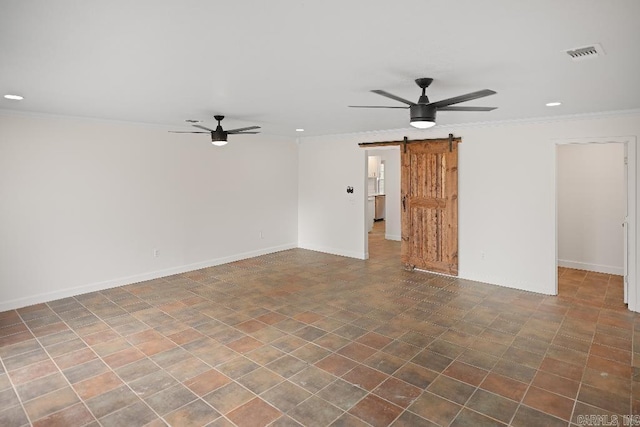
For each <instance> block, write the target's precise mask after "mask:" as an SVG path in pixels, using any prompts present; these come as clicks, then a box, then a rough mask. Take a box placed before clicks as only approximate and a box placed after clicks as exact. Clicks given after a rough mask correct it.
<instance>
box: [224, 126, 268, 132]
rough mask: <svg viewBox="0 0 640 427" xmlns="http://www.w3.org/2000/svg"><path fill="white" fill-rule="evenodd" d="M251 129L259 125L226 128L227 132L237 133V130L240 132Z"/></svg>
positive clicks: (257, 127) (258, 127)
mask: <svg viewBox="0 0 640 427" xmlns="http://www.w3.org/2000/svg"><path fill="white" fill-rule="evenodd" d="M252 129H260V126H248V127H246V128H237V129H231V130H228V131H227V133H238V132H242V131H245V130H252Z"/></svg>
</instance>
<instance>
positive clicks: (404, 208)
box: [402, 196, 407, 212]
mask: <svg viewBox="0 0 640 427" xmlns="http://www.w3.org/2000/svg"><path fill="white" fill-rule="evenodd" d="M406 201H407V196H403V197H402V210H403V211H405V212H406V211H407V204H406Z"/></svg>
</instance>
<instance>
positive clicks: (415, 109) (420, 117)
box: [409, 104, 436, 122]
mask: <svg viewBox="0 0 640 427" xmlns="http://www.w3.org/2000/svg"><path fill="white" fill-rule="evenodd" d="M409 112H410V113H411V121H412V122H423V121H424V122H435V121H436V107H434V106H432V105H425V104H413V105H412V106H411V107H409Z"/></svg>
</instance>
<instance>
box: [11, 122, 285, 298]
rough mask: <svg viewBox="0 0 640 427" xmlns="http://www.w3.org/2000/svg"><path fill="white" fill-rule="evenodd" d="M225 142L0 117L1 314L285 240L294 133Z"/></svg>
mask: <svg viewBox="0 0 640 427" xmlns="http://www.w3.org/2000/svg"><path fill="white" fill-rule="evenodd" d="M230 141H231V142H230V143H229V144H228V145H227V146H225V147H222V148H217V147H213V146H212V145H211V144H210V142H208V140H207V136H206V135H185V134H170V133H168V132H167V131H166V129H165V128H157V127H150V126H142V125H132V124H122V123H109V122H100V121H91V120H81V119H72V118H56V117H34V116H22V115H9V114H8V113H4V114H0V311H2V310H6V309H9V308H15V307H21V306H25V305H28V304H33V303H37V302H42V301H49V300H52V299H56V298H60V297H64V296H69V295H74V294H79V293H82V292H88V291H92V290H97V289H103V288H107V287H112V286H117V285H121V284H126V283H132V282H135V281H139V280H144V279H149V278H154V277H160V276H164V275H168V274H173V273H176V272H181V271H188V270H193V269H196V268H202V267H206V266H209V265H215V264H219V263H223V262H228V261H231V260H236V259H242V258H246V257H251V256H255V255H259V254H263V253H268V252H272V251H277V250H281V249H285V248H291V247H295V246H296V242H297V173H298V168H297V144H296V142H295V140H293V139H287V138H275V137H269V136H266V135H251V136H238V137H233V138H232V139H230ZM260 231H263V235H264V238H263V239H260V237H259V236H260V234H259V233H260ZM153 249H158V251H159V256H158V257H157V258H154V257H153Z"/></svg>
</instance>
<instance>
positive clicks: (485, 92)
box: [427, 89, 496, 109]
mask: <svg viewBox="0 0 640 427" xmlns="http://www.w3.org/2000/svg"><path fill="white" fill-rule="evenodd" d="M495 93H496V92H495V91H493V90H490V89H483V90H479V91H477V92H471V93H467V94H466V95H460V96H456V97H453V98H448V99H443V100H442V101H436V102H431V103H429V104H427V105H431V106H434V107H436V108H437V109H440V108H442V107H448V106H449V105H453V104H458V103H460V102H466V101H471V100H472V99H478V98H484V97H485V96H489V95H494V94H495Z"/></svg>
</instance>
